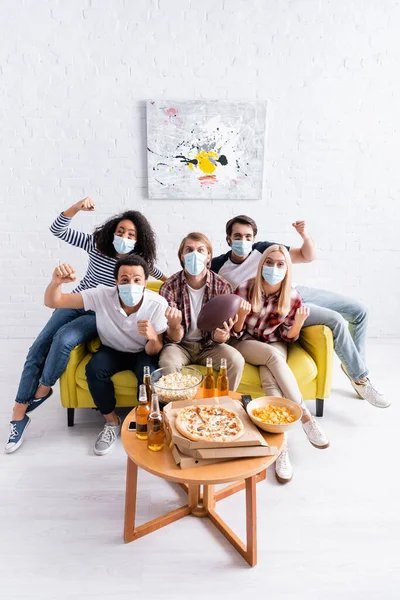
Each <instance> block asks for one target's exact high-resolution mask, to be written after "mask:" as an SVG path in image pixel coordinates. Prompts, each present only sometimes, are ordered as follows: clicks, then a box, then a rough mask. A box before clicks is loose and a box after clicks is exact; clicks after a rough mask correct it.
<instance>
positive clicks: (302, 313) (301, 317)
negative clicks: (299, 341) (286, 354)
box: [286, 305, 310, 340]
mask: <svg viewBox="0 0 400 600" xmlns="http://www.w3.org/2000/svg"><path fill="white" fill-rule="evenodd" d="M309 314H310V309H309V308H308V306H304V305H303V306H300V308H298V309H297V310H296V314H295V317H294V321H293V325H292V326H291V328H290V329H289V330H288V332H287V334H286V337H287V338H288V339H289V340H291V339H293V338H297V337H298V336H299V335H300V331H301V328H302V327H303V325H304V321H305V320H306V319H307V317H308V316H309Z"/></svg>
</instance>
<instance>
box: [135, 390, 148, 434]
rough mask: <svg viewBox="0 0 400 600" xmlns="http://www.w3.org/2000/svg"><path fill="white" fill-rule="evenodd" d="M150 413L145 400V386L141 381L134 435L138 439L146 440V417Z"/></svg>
mask: <svg viewBox="0 0 400 600" xmlns="http://www.w3.org/2000/svg"><path fill="white" fill-rule="evenodd" d="M149 414H150V406H149V403H148V402H147V394H146V386H145V385H144V384H143V383H142V385H141V386H140V388H139V405H138V407H137V409H136V437H138V438H139V440H147V419H148V418H149Z"/></svg>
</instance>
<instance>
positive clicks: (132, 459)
mask: <svg viewBox="0 0 400 600" xmlns="http://www.w3.org/2000/svg"><path fill="white" fill-rule="evenodd" d="M229 395H230V396H231V397H232V398H234V399H240V395H239V394H235V393H233V392H230V394H229ZM134 418H135V409H133V411H131V412H130V413H129V414H128V416H127V417H126V419H125V421H124V423H123V425H122V431H121V437H122V443H123V445H124V448H125V451H126V453H127V455H128V462H127V472H126V495H125V525H124V540H125V542H126V543H128V542H133V541H134V540H137V539H139V538H141V537H143V536H144V535H147V534H149V533H152V532H153V531H156V530H157V529H160V528H161V527H164V526H165V525H169V524H170V523H173V522H174V521H178V520H179V519H182V518H183V517H186V516H187V515H193V516H195V517H208V518H209V519H210V521H211V522H212V523H214V525H215V526H216V527H217V529H219V531H220V532H221V533H222V534H223V535H224V536H225V537H226V539H227V540H228V541H229V542H230V543H231V544H232V546H233V547H234V548H235V549H236V550H237V551H238V552H239V553H240V554H241V555H242V556H243V558H244V559H245V560H246V561H247V562H248V564H249V565H250V566H251V567H254V566H255V565H256V564H257V521H256V483H257V482H258V481H261V480H263V479H265V470H266V468H267V467H269V465H271V464H272V463H273V462H274V461H275V460H276V456H263V457H257V458H240V459H235V460H230V461H227V462H224V463H216V464H212V465H205V466H202V467H196V468H193V469H181V468H180V467H179V466H178V465H176V463H175V461H174V458H173V456H172V452H171V449H170V448H169V447H168V446H167V444H166V445H165V446H164V448H163V449H162V450H161V451H160V452H152V451H151V450H148V448H147V443H146V442H145V441H143V440H139V439H138V438H137V437H136V435H135V433H133V432H131V431H128V424H129V422H130V421H132V420H134ZM261 433H262V434H263V436H264V438H265V440H266V441H267V442H268V443H269V444H270V445H271V446H277V447H278V448H279V449H280V448H281V446H282V444H283V440H284V436H283V434H271V433H266V432H261ZM138 467H141V468H142V469H144V470H145V471H148V472H149V473H152V474H153V475H156V476H157V477H162V478H163V479H166V480H167V481H173V482H175V483H178V484H179V485H180V486H181V487H183V488H184V489H185V491H186V492H187V493H188V502H187V504H185V505H184V506H182V507H180V508H177V509H175V510H173V511H170V512H168V513H166V514H164V515H162V516H161V517H157V518H156V519H153V520H152V521H149V522H148V523H144V524H143V525H139V526H138V527H136V526H135V513H136V498H137V476H138ZM228 482H234V483H233V484H231V485H228V486H226V487H224V488H223V489H221V490H218V491H215V488H214V486H215V485H216V484H220V483H228ZM201 487H202V488H203V492H202V491H201ZM244 488H245V489H246V544H244V543H243V542H242V540H240V539H239V538H238V536H237V535H236V534H235V533H234V532H233V531H232V530H231V529H230V527H229V526H228V525H227V524H226V523H225V522H224V521H223V520H222V519H221V517H220V516H219V515H218V513H217V512H216V510H215V506H216V503H217V502H218V501H219V500H222V499H223V498H227V497H228V496H230V495H232V494H235V493H236V492H238V491H239V490H242V489H244Z"/></svg>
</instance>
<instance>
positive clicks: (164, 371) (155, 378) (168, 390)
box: [151, 367, 204, 402]
mask: <svg viewBox="0 0 400 600" xmlns="http://www.w3.org/2000/svg"><path fill="white" fill-rule="evenodd" d="M176 373H180V374H181V375H191V376H192V377H195V378H196V380H197V381H196V383H193V384H192V385H190V386H188V387H184V388H182V387H178V386H177V387H173V386H165V384H164V382H161V384H160V379H161V378H162V377H164V376H165V375H174V374H176ZM203 379H204V377H203V374H202V373H200V371H199V370H198V369H195V368H194V367H181V368H180V367H162V368H161V369H157V370H156V371H153V373H152V374H151V383H152V386H153V388H154V392H155V393H156V394H157V395H158V397H159V399H160V400H161V402H177V401H179V400H193V398H194V397H195V396H196V394H197V391H198V389H199V386H200V385H201V383H202V381H203Z"/></svg>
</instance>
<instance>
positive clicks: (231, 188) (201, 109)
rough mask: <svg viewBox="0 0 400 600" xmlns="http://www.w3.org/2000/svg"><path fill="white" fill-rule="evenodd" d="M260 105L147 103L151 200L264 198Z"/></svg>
mask: <svg viewBox="0 0 400 600" xmlns="http://www.w3.org/2000/svg"><path fill="white" fill-rule="evenodd" d="M265 123H266V108H265V104H264V103H261V102H224V101H209V100H195V101H192V102H172V101H166V100H163V101H162V100H160V101H152V100H150V101H148V102H147V150H148V152H147V156H148V184H149V197H150V198H193V199H196V198H211V199H249V200H254V199H255V200H258V199H260V198H261V197H262V184H263V170H264V142H265Z"/></svg>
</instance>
